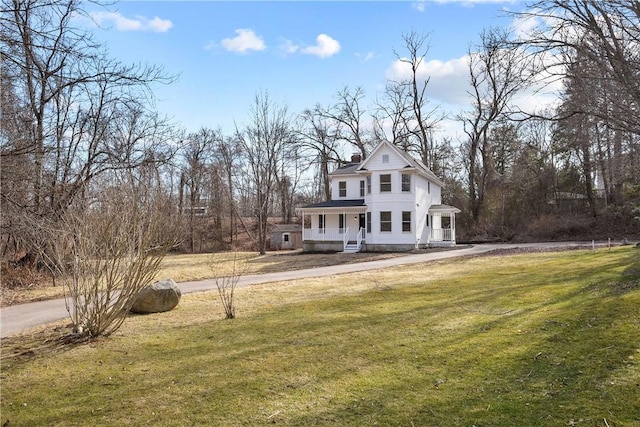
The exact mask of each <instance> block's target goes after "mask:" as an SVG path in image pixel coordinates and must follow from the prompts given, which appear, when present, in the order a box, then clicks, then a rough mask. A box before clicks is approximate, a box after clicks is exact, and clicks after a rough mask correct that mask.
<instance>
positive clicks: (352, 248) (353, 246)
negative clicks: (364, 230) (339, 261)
mask: <svg viewBox="0 0 640 427" xmlns="http://www.w3.org/2000/svg"><path fill="white" fill-rule="evenodd" d="M356 252H360V248H359V247H358V244H357V243H347V244H346V245H345V247H344V250H343V251H342V253H345V254H355V253H356Z"/></svg>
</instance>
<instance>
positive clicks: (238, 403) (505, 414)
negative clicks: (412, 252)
mask: <svg viewBox="0 0 640 427" xmlns="http://www.w3.org/2000/svg"><path fill="white" fill-rule="evenodd" d="M237 298H238V300H237V302H238V309H237V313H236V314H237V316H238V318H236V319H234V320H222V318H223V312H222V308H221V307H220V304H219V302H218V300H217V298H216V294H215V293H213V292H209V293H200V294H192V295H186V296H184V297H183V299H182V301H181V302H180V305H179V306H178V307H177V308H176V309H174V310H173V311H171V312H168V313H162V314H155V315H147V316H132V317H130V318H129V319H128V320H127V322H125V324H124V326H123V328H122V329H121V330H120V331H118V333H117V334H114V335H113V336H111V337H109V338H105V339H97V340H92V341H89V342H85V343H82V344H74V345H70V344H64V343H63V340H61V339H60V335H61V332H56V331H55V330H54V331H51V330H50V329H49V330H47V331H43V332H41V333H32V334H30V335H23V336H20V337H15V338H11V339H7V340H4V341H3V343H2V353H1V361H2V390H1V396H2V402H1V407H0V408H1V410H2V414H1V419H0V421H1V422H5V421H6V420H10V425H11V426H22V425H28V426H39V425H47V426H102V425H104V426H114V425H117V426H143V425H156V426H198V425H201V426H214V425H216V426H217V425H220V426H246V425H249V426H254V425H272V424H275V425H300V426H307V425H327V426H344V425H357V426H360V425H385V426H396V425H398V426H412V425H413V426H472V425H475V426H567V425H569V426H572V425H575V426H611V427H612V426H638V425H640V406H639V402H640V363H639V362H640V251H639V250H638V249H635V248H632V247H622V248H614V249H611V250H607V249H603V250H597V251H595V252H593V251H569V252H559V253H537V254H519V255H510V256H501V257H498V256H489V257H479V258H472V259H459V260H455V261H446V262H435V263H428V264H424V265H412V266H403V267H398V268H393V269H386V270H383V271H377V272H366V273H357V274H348V275H340V276H333V277H328V278H322V279H308V280H301V281H295V282H286V283H274V284H268V285H260V286H253V287H249V288H244V289H240V290H239V291H238V295H237Z"/></svg>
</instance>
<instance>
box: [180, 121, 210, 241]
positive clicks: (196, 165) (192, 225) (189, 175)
mask: <svg viewBox="0 0 640 427" xmlns="http://www.w3.org/2000/svg"><path fill="white" fill-rule="evenodd" d="M215 144H216V134H215V133H214V132H213V131H212V130H211V129H208V128H204V127H203V128H201V129H200V130H199V131H198V132H194V133H191V134H189V135H188V136H187V140H186V141H185V143H184V147H183V154H182V157H183V159H184V166H183V167H182V172H181V177H180V183H181V188H180V193H181V199H183V198H184V197H183V196H182V194H183V193H184V192H185V191H186V193H187V194H186V195H187V197H186V198H187V200H188V202H189V204H188V206H184V207H183V212H181V214H186V215H187V217H188V228H189V250H190V251H191V252H192V253H193V252H195V251H196V228H197V221H198V219H199V217H200V216H206V215H205V213H206V212H204V210H205V209H206V207H207V205H208V203H209V200H208V199H209V196H210V194H205V188H206V187H207V185H208V184H209V183H210V181H211V176H210V169H211V166H212V161H213V150H214V147H215Z"/></svg>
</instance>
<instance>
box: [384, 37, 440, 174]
mask: <svg viewBox="0 0 640 427" xmlns="http://www.w3.org/2000/svg"><path fill="white" fill-rule="evenodd" d="M428 38H429V35H428V34H419V33H417V32H415V31H412V32H410V33H406V34H403V35H402V39H403V41H404V47H405V49H406V53H407V56H403V55H401V54H399V53H397V52H395V55H396V58H397V59H398V61H400V62H401V63H402V64H405V65H406V66H408V67H409V70H410V73H409V76H408V77H407V78H405V79H402V80H401V81H399V82H397V84H391V85H390V86H389V85H387V90H391V91H392V92H391V94H392V95H393V96H392V99H394V100H396V101H397V102H396V112H395V117H397V119H398V120H399V121H400V123H402V126H403V127H404V129H405V131H404V132H403V134H404V135H403V137H404V138H407V141H399V142H400V144H406V145H407V147H406V149H407V151H414V152H415V153H416V154H417V155H418V156H419V157H420V160H422V162H423V163H424V164H425V165H427V166H428V167H431V166H433V165H432V156H433V153H432V152H433V149H434V146H433V145H434V141H433V129H434V128H435V126H436V125H437V124H438V123H439V122H440V121H441V120H442V118H443V117H442V116H441V115H439V114H438V112H437V110H438V107H437V106H433V107H431V106H430V105H429V99H428V98H427V96H426V90H427V86H428V85H429V79H430V77H429V76H426V77H424V78H422V77H421V74H422V68H423V66H424V61H425V58H426V56H427V53H428V52H429V43H428ZM405 91H406V92H405ZM403 98H404V99H403ZM398 101H399V102H398ZM403 101H404V102H408V104H405V105H402V103H401V102H403Z"/></svg>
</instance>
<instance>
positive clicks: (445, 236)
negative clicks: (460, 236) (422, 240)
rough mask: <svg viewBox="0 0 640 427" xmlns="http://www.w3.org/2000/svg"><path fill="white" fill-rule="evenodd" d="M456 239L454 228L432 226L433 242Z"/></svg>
mask: <svg viewBox="0 0 640 427" xmlns="http://www.w3.org/2000/svg"><path fill="white" fill-rule="evenodd" d="M455 239H456V233H455V230H453V229H451V228H432V229H431V240H432V241H434V242H453V241H455Z"/></svg>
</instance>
